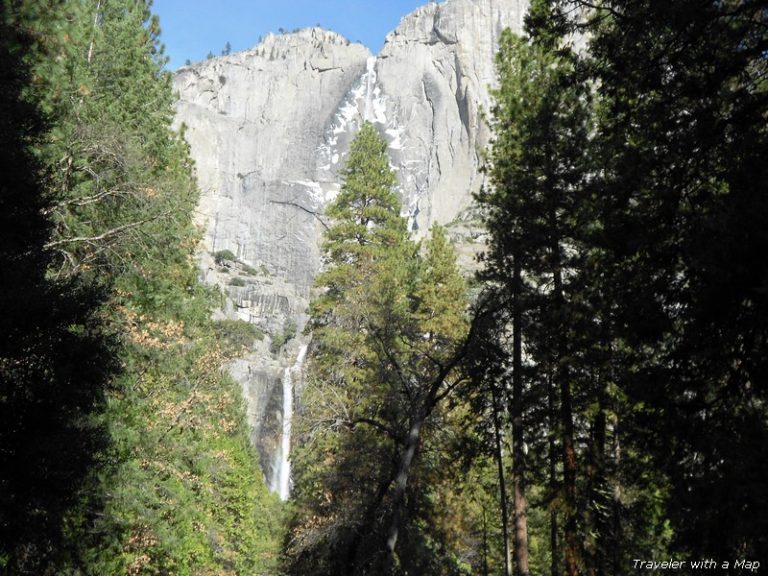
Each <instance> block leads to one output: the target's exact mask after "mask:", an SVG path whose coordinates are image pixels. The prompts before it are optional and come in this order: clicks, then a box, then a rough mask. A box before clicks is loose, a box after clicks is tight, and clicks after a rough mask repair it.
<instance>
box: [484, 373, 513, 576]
mask: <svg viewBox="0 0 768 576" xmlns="http://www.w3.org/2000/svg"><path fill="white" fill-rule="evenodd" d="M491 399H492V402H493V432H494V437H495V440H496V454H495V456H496V465H497V469H498V474H499V498H500V500H501V532H502V538H503V540H504V576H510V574H511V573H512V567H511V563H512V561H511V558H510V553H509V552H510V550H509V548H510V547H509V504H508V503H507V483H506V479H505V478H504V457H503V456H504V453H503V450H502V441H501V431H502V428H501V421H500V418H499V407H498V397H497V393H496V388H495V387H493V388H492V390H491ZM483 518H485V512H483Z"/></svg>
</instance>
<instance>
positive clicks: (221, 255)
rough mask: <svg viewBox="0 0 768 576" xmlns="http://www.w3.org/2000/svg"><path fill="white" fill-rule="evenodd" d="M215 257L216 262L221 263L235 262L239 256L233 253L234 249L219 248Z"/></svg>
mask: <svg viewBox="0 0 768 576" xmlns="http://www.w3.org/2000/svg"><path fill="white" fill-rule="evenodd" d="M213 259H214V260H215V261H216V264H221V263H222V262H234V261H235V260H237V256H235V255H234V254H233V253H232V250H219V251H218V252H214V254H213Z"/></svg>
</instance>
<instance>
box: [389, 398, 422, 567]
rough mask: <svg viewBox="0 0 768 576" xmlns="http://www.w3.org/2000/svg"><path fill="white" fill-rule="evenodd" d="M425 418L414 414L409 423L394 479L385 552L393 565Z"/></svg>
mask: <svg viewBox="0 0 768 576" xmlns="http://www.w3.org/2000/svg"><path fill="white" fill-rule="evenodd" d="M424 420H425V417H424V416H423V415H422V414H421V413H416V415H415V416H414V417H413V420H412V421H411V428H410V430H409V431H408V438H406V441H405V446H404V448H403V455H402V458H401V459H400V466H399V467H398V470H397V476H396V477H395V489H394V492H393V493H392V520H391V521H390V525H389V530H388V532H387V552H388V556H389V561H390V562H391V563H392V565H394V562H395V547H396V546H397V537H398V534H399V531H400V521H401V518H402V515H403V506H404V504H405V490H406V488H407V487H408V476H409V474H410V472H411V466H412V465H413V459H414V458H415V457H416V451H417V450H418V448H419V442H420V441H421V426H422V425H423V424H424Z"/></svg>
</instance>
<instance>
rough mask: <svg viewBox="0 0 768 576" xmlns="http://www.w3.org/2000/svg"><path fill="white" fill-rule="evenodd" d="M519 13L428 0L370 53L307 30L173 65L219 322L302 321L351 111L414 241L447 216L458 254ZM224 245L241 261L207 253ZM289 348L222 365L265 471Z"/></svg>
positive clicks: (511, 8)
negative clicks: (386, 162) (374, 138)
mask: <svg viewBox="0 0 768 576" xmlns="http://www.w3.org/2000/svg"><path fill="white" fill-rule="evenodd" d="M526 9H527V1H526V0H447V1H446V2H444V3H440V4H438V3H435V2H432V3H429V4H427V5H425V6H423V7H421V8H419V9H417V10H416V11H414V12H413V13H411V14H409V15H407V16H405V17H404V18H403V19H402V21H401V22H400V25H399V26H398V27H397V29H395V30H394V31H393V32H391V33H390V34H389V35H388V36H387V39H386V43H385V45H384V47H383V49H382V50H381V52H380V54H379V55H378V56H376V57H374V56H373V55H371V54H370V52H369V51H368V50H367V49H366V48H365V47H363V46H362V45H360V44H351V43H349V42H348V41H347V40H345V39H344V38H343V37H341V36H339V35H338V34H335V33H333V32H329V31H325V30H321V29H318V28H311V29H306V30H301V31H299V32H296V33H292V34H283V35H279V36H276V35H269V36H267V37H266V39H264V40H263V41H262V42H260V43H259V44H258V45H257V46H256V47H254V48H253V49H251V50H248V51H246V52H241V53H237V54H232V55H229V56H225V57H221V58H214V59H211V60H207V61H204V62H202V63H199V64H196V65H194V66H190V67H185V68H182V69H181V70H179V71H178V72H177V74H176V75H175V78H174V89H175V91H176V93H177V94H178V102H177V121H178V123H179V124H181V123H184V124H185V125H186V126H187V130H186V137H187V140H188V141H189V143H190V145H191V150H192V156H193V158H194V159H195V162H196V168H197V176H198V181H199V184H200V188H201V192H202V198H201V202H200V206H199V210H198V212H199V221H200V223H201V225H202V226H203V227H204V229H205V240H204V245H205V246H204V248H205V252H204V253H203V254H202V256H201V270H202V274H203V277H204V279H205V280H206V281H207V282H209V283H214V284H218V285H220V286H222V288H224V289H225V291H226V293H227V295H228V303H227V307H226V310H225V312H224V313H225V314H226V316H228V317H230V318H239V319H241V320H245V321H248V322H252V323H255V324H258V325H260V326H262V327H263V328H264V329H265V330H266V331H267V332H268V333H271V334H277V333H278V332H280V331H281V330H284V329H285V326H286V324H290V323H295V324H296V325H297V327H298V329H299V331H300V330H301V328H302V327H303V324H304V323H305V321H306V308H307V305H308V301H309V296H310V289H311V286H312V280H313V278H314V276H315V274H316V272H317V270H318V269H319V268H320V266H321V257H320V256H321V255H320V248H319V243H320V237H321V233H322V230H323V222H324V219H323V216H322V212H323V208H324V206H325V205H326V204H327V203H328V201H329V200H330V199H331V198H333V197H334V195H335V194H336V192H337V191H338V189H339V186H340V178H339V175H338V170H339V168H340V167H342V166H343V164H344V157H345V155H346V153H347V150H348V146H349V143H350V141H351V140H352V138H353V137H354V134H355V133H356V131H357V130H358V128H359V127H360V125H361V123H362V122H363V121H364V120H368V121H370V122H372V123H374V125H375V126H376V127H377V128H378V129H379V130H380V132H381V133H382V135H384V137H385V138H386V140H387V143H388V146H389V153H390V158H391V162H392V167H393V168H394V169H395V171H396V172H397V174H398V180H399V191H400V193H401V195H402V198H403V209H404V213H405V215H407V216H408V220H409V226H410V228H411V230H412V231H413V233H414V235H416V236H421V235H423V234H425V233H426V231H427V230H428V228H429V226H431V224H432V223H433V222H440V223H443V224H446V223H449V222H453V226H452V231H453V236H454V239H456V240H458V241H459V243H460V244H463V245H464V246H463V249H464V251H465V252H466V253H468V254H471V253H472V252H473V250H474V249H475V248H476V247H477V246H479V242H476V246H472V244H473V242H475V240H476V239H477V236H478V235H479V234H480V233H481V231H479V230H477V229H473V224H472V223H471V222H468V221H467V222H463V220H466V218H465V217H466V209H467V208H468V207H469V205H470V203H471V194H472V193H473V192H475V191H477V190H478V189H479V187H480V185H481V183H482V176H481V174H480V172H479V168H480V165H481V151H482V149H483V148H484V147H485V146H487V144H488V143H489V138H490V134H489V131H488V128H487V125H486V124H485V122H484V120H483V117H482V114H483V111H486V112H487V111H488V110H489V108H490V96H489V86H491V85H493V84H494V80H495V70H494V55H495V53H496V51H497V48H498V38H499V35H500V33H501V31H502V30H503V29H504V28H506V27H510V28H512V29H513V30H514V31H518V32H519V31H520V30H521V29H522V21H523V16H524V13H525V10H526ZM459 248H460V251H461V250H462V247H461V246H460V247H459ZM222 250H229V251H231V252H232V253H233V254H234V255H235V256H236V257H237V258H238V260H239V262H235V263H227V262H224V263H222V262H221V260H219V262H218V263H216V262H215V261H214V258H213V256H212V255H213V253H215V252H217V251H222ZM222 264H223V265H222ZM246 271H247V273H246ZM234 278H236V280H233V279H234ZM300 344H301V343H300V342H293V343H292V344H289V345H288V346H286V347H283V349H282V350H281V351H279V352H277V351H275V350H274V348H273V351H272V352H270V351H269V350H268V346H267V345H266V343H264V344H263V345H262V346H261V347H260V348H258V347H257V348H256V349H254V351H253V352H252V353H251V354H250V355H249V356H248V357H247V358H244V359H241V360H239V361H237V362H236V363H234V364H233V366H232V367H231V372H232V373H233V375H234V376H235V377H236V378H237V379H238V380H239V381H240V382H241V383H242V385H243V389H244V392H245V396H246V399H247V400H248V403H249V415H250V418H251V421H252V426H253V430H254V440H255V441H256V443H257V446H259V449H260V452H261V456H262V464H263V466H264V470H265V475H266V476H267V477H268V478H269V477H270V476H272V475H273V472H274V471H273V470H271V469H270V466H272V465H271V464H270V462H273V461H274V457H273V456H274V454H273V453H274V450H275V446H276V443H277V438H276V437H275V434H276V432H275V431H276V430H278V429H279V422H280V421H281V419H282V418H283V415H282V414H280V413H279V402H278V401H277V400H278V398H279V397H280V394H281V390H280V374H281V373H282V371H283V370H284V369H285V368H286V367H287V366H289V365H290V364H291V363H292V360H291V358H290V357H291V355H292V354H295V353H296V351H297V350H298V349H299V347H300ZM297 390H300V388H299V389H297ZM275 412H277V413H275Z"/></svg>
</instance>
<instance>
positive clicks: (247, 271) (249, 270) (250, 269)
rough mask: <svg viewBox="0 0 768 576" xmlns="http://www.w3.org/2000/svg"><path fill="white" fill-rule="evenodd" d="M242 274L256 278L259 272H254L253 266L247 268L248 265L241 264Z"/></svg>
mask: <svg viewBox="0 0 768 576" xmlns="http://www.w3.org/2000/svg"><path fill="white" fill-rule="evenodd" d="M243 273H244V274H248V276H256V275H257V274H258V273H259V271H258V270H256V268H254V267H253V266H248V264H243Z"/></svg>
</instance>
